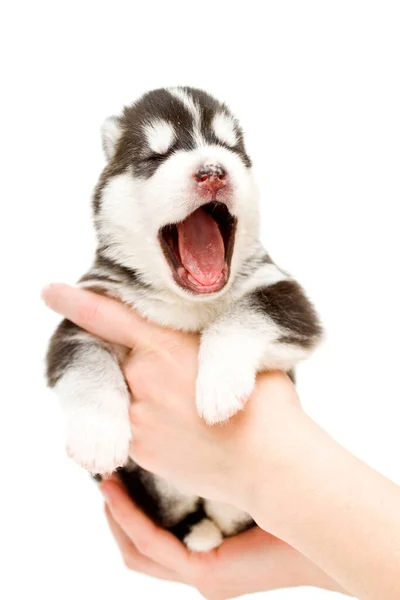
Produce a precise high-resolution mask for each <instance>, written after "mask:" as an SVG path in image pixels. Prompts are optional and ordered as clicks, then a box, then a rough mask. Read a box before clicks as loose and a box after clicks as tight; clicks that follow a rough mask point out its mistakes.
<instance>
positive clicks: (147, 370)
mask: <svg viewBox="0 0 400 600" xmlns="http://www.w3.org/2000/svg"><path fill="white" fill-rule="evenodd" d="M152 371H153V369H152V368H151V365H150V364H149V363H148V362H147V361H143V360H140V359H138V360H136V361H131V363H130V364H129V366H128V367H127V368H126V370H125V377H126V379H127V381H128V383H129V387H130V388H131V390H132V392H133V394H134V395H136V396H138V397H140V396H142V395H144V396H146V395H148V394H149V393H150V392H151V382H152V380H153V377H154V374H153V373H152Z"/></svg>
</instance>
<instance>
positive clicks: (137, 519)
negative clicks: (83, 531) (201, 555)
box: [100, 481, 189, 575]
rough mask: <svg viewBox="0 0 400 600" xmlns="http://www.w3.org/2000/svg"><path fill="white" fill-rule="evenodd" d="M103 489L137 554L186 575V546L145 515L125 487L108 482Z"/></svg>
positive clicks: (113, 514) (187, 553) (102, 485)
mask: <svg viewBox="0 0 400 600" xmlns="http://www.w3.org/2000/svg"><path fill="white" fill-rule="evenodd" d="M100 489H101V491H102V493H103V495H104V497H105V499H106V502H107V504H108V506H109V509H110V511H111V514H112V516H113V518H114V519H115V521H116V522H117V523H118V525H119V526H120V527H121V529H122V531H123V532H124V533H125V535H126V536H127V537H128V538H129V539H130V540H131V541H132V543H133V545H134V546H135V547H136V548H137V550H138V551H139V552H140V553H141V554H143V555H144V556H146V557H147V558H150V559H151V560H153V561H154V562H156V563H158V564H160V565H161V566H163V567H164V568H167V569H170V570H172V571H176V572H178V573H181V574H183V575H184V574H185V573H186V570H187V569H188V568H189V552H188V550H187V549H186V548H185V546H184V545H183V544H181V542H179V540H178V539H177V538H176V537H175V536H174V535H172V533H169V532H168V531H166V530H164V529H161V528H159V527H157V526H156V525H155V524H154V523H153V522H152V521H151V520H150V519H149V518H148V517H147V516H146V515H144V514H143V513H142V511H141V510H139V509H138V508H137V507H136V506H135V504H134V503H133V502H132V500H131V499H130V497H129V496H128V494H127V492H126V491H125V489H124V488H123V487H122V486H121V485H119V484H118V483H116V482H114V481H105V482H104V483H102V484H100Z"/></svg>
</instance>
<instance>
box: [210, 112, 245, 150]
mask: <svg viewBox="0 0 400 600" xmlns="http://www.w3.org/2000/svg"><path fill="white" fill-rule="evenodd" d="M211 127H212V128H213V130H214V133H215V135H216V136H217V138H218V139H220V140H221V142H224V143H225V144H227V145H228V146H235V145H236V144H237V142H238V137H237V134H236V128H235V121H234V120H233V118H232V117H230V116H229V115H227V114H226V113H217V114H216V115H215V117H214V118H213V120H212V123H211Z"/></svg>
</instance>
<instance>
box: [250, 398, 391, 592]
mask: <svg viewBox="0 0 400 600" xmlns="http://www.w3.org/2000/svg"><path fill="white" fill-rule="evenodd" d="M287 417H288V418H287V423H286V424H283V423H281V426H283V427H285V428H286V431H284V432H282V436H283V439H284V440H287V443H286V447H283V445H282V452H281V454H280V456H277V458H276V460H275V463H274V466H273V468H272V469H271V460H270V458H269V459H268V460H269V462H268V465H269V466H268V470H267V472H265V475H267V477H265V476H264V477H263V474H262V469H261V470H260V471H259V473H258V482H257V487H258V489H259V491H258V492H255V493H254V495H253V498H252V500H251V506H250V512H251V514H252V515H253V517H254V518H255V519H256V521H257V522H258V524H259V525H260V526H261V527H263V528H265V529H267V530H269V531H271V532H272V533H273V534H274V535H276V536H278V537H280V538H281V539H283V540H285V541H286V542H287V543H289V544H290V545H292V546H293V547H294V548H296V549H297V550H299V551H300V552H301V553H302V554H304V555H305V556H307V557H308V558H309V559H310V560H311V561H312V562H314V563H315V564H317V565H318V566H319V567H320V568H321V569H322V570H323V571H325V572H326V573H328V574H329V575H330V576H331V577H332V578H333V579H334V580H336V581H338V582H339V583H340V584H341V585H342V586H343V587H344V588H345V589H347V590H349V592H350V593H352V594H354V595H355V596H357V597H358V598H360V599H361V600H384V599H385V600H386V599H387V600H392V599H393V600H395V599H398V598H399V597H400V488H398V487H397V486H396V485H395V484H394V483H392V482H390V481H389V480H387V479H385V478H384V477H383V476H381V475H380V474H378V473H376V472H375V471H374V470H373V469H371V468H369V467H368V466H367V465H365V464H364V463H362V462H361V461H359V460H358V459H357V458H356V457H354V456H353V455H352V454H350V453H349V452H347V451H346V450H345V449H343V448H342V447H341V446H340V445H339V444H337V443H336V442H335V441H334V440H332V439H331V438H330V437H329V436H328V435H327V434H326V433H325V432H324V431H323V430H322V429H321V428H320V427H319V426H318V425H316V423H314V422H313V421H312V420H311V419H310V418H309V417H307V416H306V415H305V414H304V413H303V412H302V411H301V410H300V409H298V408H296V407H293V408H291V409H290V410H288V414H287ZM265 451H266V452H267V451H269V448H265ZM262 482H264V483H262ZM254 490H256V486H254Z"/></svg>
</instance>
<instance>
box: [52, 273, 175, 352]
mask: <svg viewBox="0 0 400 600" xmlns="http://www.w3.org/2000/svg"><path fill="white" fill-rule="evenodd" d="M41 295H42V299H43V300H44V302H45V304H46V305H47V306H48V307H49V308H51V309H52V310H54V311H55V312H56V313H59V314H60V315H63V316H64V317H65V318H67V319H68V320H70V321H72V322H73V323H75V324H76V325H79V327H82V329H85V330H86V331H88V332H89V333H93V334H94V335H97V336H98V337H100V338H102V339H103V340H105V341H107V342H111V343H113V344H121V345H122V346H126V347H128V348H157V347H159V346H160V345H161V346H162V345H163V344H164V343H165V341H166V338H167V337H168V338H170V337H171V336H172V337H173V336H174V335H175V334H176V335H179V334H177V333H176V332H172V331H169V330H167V329H164V328H162V327H159V326H157V325H155V324H153V323H149V322H148V321H146V320H145V319H143V318H142V317H140V316H139V315H138V314H137V313H136V312H135V311H134V310H133V309H131V308H129V307H127V306H126V305H124V304H122V303H121V302H118V301H117V300H113V299H111V298H107V297H106V296H101V295H99V294H95V293H94V292H90V291H88V290H85V289H81V288H78V287H73V286H70V285H66V284H64V283H52V284H50V285H48V286H46V287H45V288H44V289H43V290H42V294H41Z"/></svg>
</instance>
